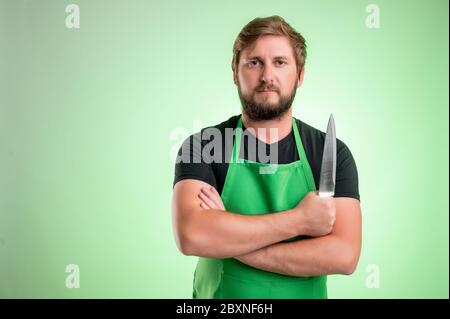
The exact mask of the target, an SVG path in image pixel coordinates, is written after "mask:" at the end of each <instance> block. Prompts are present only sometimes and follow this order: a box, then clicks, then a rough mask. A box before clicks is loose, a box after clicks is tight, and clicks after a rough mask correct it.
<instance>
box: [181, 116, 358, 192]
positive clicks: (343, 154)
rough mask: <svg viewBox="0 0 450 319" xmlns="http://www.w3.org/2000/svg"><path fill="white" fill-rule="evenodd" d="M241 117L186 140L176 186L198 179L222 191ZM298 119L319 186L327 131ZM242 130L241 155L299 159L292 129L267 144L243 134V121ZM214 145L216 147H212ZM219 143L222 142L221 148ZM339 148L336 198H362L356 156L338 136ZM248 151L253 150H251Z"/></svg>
mask: <svg viewBox="0 0 450 319" xmlns="http://www.w3.org/2000/svg"><path fill="white" fill-rule="evenodd" d="M239 116H240V115H235V116H232V117H230V118H229V119H228V120H226V121H224V122H222V123H220V124H217V125H214V126H210V127H207V128H204V129H202V130H201V131H200V132H198V133H196V134H193V135H191V136H190V137H188V138H187V139H186V140H185V141H184V142H183V145H182V146H181V147H180V149H179V151H178V156H177V161H176V164H175V178H174V182H173V186H175V184H176V183H177V182H178V181H180V180H183V179H197V180H201V181H204V182H206V183H208V184H210V185H211V186H214V187H215V188H216V189H217V191H218V192H219V194H221V193H222V189H223V185H224V183H225V177H226V174H227V170H228V166H229V162H230V158H231V152H232V148H233V141H234V134H233V132H235V129H236V127H237V123H238V120H239ZM295 121H296V124H297V127H298V130H299V133H300V137H301V140H302V143H303V148H304V149H305V153H306V157H307V159H308V163H309V165H310V167H311V170H312V173H313V176H314V182H315V184H316V187H317V188H318V187H319V179H320V169H321V165H322V155H323V147H324V142H325V133H324V132H321V131H319V130H318V129H316V128H314V127H312V126H309V125H308V124H306V123H304V122H302V121H300V120H299V119H295ZM242 129H243V134H242V139H241V141H242V142H241V151H240V156H239V157H240V158H244V159H249V160H253V161H257V162H264V163H267V162H268V158H270V159H271V161H270V163H275V162H277V163H279V164H287V163H291V162H294V161H298V160H299V155H298V152H297V147H296V144H295V138H294V132H293V130H291V132H290V134H288V135H287V136H286V137H284V138H283V139H281V140H279V141H278V142H276V143H273V144H266V143H264V142H262V141H260V140H259V139H257V138H256V137H255V136H254V135H253V134H248V132H247V134H244V132H245V127H244V125H243V124H242ZM233 130H234V131H233ZM218 133H220V134H218ZM230 133H231V135H230ZM227 137H228V138H227ZM215 139H219V140H215ZM215 142H219V143H218V144H217V143H215ZM212 145H214V146H213V147H212ZM217 145H220V147H219V146H217ZM261 147H263V149H264V148H265V154H264V152H262V153H261V154H263V155H264V156H265V157H264V160H262V161H260V160H259V158H260V155H259V154H260V152H259V151H258V149H260V148H261ZM336 147H337V152H336V160H337V163H336V188H335V195H334V197H352V198H356V199H358V200H359V199H360V198H359V190H358V172H357V168H356V164H355V161H354V159H353V156H352V154H351V152H350V150H349V149H348V147H347V146H346V145H345V144H344V143H343V142H342V141H341V140H339V139H336ZM249 150H252V151H251V152H249ZM271 151H272V152H275V151H276V153H275V154H271ZM249 153H250V154H249ZM202 155H203V156H202ZM272 155H275V156H272ZM276 155H277V156H276ZM274 159H275V160H274Z"/></svg>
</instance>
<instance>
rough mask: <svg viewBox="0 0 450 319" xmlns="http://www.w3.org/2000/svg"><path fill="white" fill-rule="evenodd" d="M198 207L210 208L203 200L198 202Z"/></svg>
mask: <svg viewBox="0 0 450 319" xmlns="http://www.w3.org/2000/svg"><path fill="white" fill-rule="evenodd" d="M200 207H201V208H203V209H211V207H209V206H208V205H206V204H205V203H204V202H203V201H202V202H201V203H200Z"/></svg>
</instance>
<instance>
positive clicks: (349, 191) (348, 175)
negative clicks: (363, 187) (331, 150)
mask: <svg viewBox="0 0 450 319" xmlns="http://www.w3.org/2000/svg"><path fill="white" fill-rule="evenodd" d="M337 144H338V145H337V150H338V151H337V154H336V157H337V164H336V188H335V194H334V197H352V198H356V199H357V200H360V196H359V189H358V170H357V168H356V163H355V160H354V158H353V155H352V153H351V152H350V149H349V148H348V147H347V145H345V144H344V143H343V142H342V141H340V140H337Z"/></svg>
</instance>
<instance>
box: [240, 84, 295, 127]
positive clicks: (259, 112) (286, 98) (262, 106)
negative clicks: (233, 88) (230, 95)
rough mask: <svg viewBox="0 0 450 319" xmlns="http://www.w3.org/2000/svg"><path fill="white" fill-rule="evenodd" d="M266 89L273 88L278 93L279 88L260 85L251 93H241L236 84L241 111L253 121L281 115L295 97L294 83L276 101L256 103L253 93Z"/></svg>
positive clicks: (270, 118)
mask: <svg viewBox="0 0 450 319" xmlns="http://www.w3.org/2000/svg"><path fill="white" fill-rule="evenodd" d="M265 88H267V89H275V90H276V94H278V95H280V93H279V90H277V89H276V88H274V87H271V86H267V85H261V86H259V87H258V88H256V89H255V92H253V93H251V94H243V93H242V91H241V88H240V87H239V86H238V93H239V99H240V100H241V104H242V111H243V112H245V114H246V115H247V116H248V117H249V118H250V119H252V120H254V121H262V120H272V119H277V118H279V117H281V116H282V115H283V114H285V113H286V112H287V111H288V110H289V109H290V108H291V106H292V102H293V101H294V98H295V93H296V91H297V87H296V85H294V88H293V89H292V91H291V93H290V94H289V95H280V98H279V101H278V103H269V102H262V103H258V102H256V101H255V94H256V93H257V92H261V91H263V90H264V89H265Z"/></svg>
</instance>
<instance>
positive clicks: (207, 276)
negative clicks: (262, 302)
mask: <svg viewBox="0 0 450 319" xmlns="http://www.w3.org/2000/svg"><path fill="white" fill-rule="evenodd" d="M292 129H293V130H294V136H295V143H296V145H297V151H298V155H299V158H300V160H298V161H296V162H292V163H289V164H270V163H258V162H254V161H250V160H244V159H241V158H239V154H240V145H241V133H242V119H241V117H239V121H238V124H237V129H236V137H235V140H234V144H233V151H232V155H231V160H230V163H229V166H228V171H227V175H226V178H225V184H224V187H223V190H222V194H221V198H222V201H223V204H224V206H225V208H226V210H227V211H229V212H233V213H237V214H244V215H261V214H267V213H270V212H279V211H283V210H287V209H291V208H294V207H295V206H296V205H297V204H298V203H299V202H300V201H301V200H302V199H303V197H305V195H306V194H307V193H308V192H310V191H315V190H316V186H315V183H314V178H313V175H312V172H311V168H310V166H309V164H308V160H307V158H306V155H305V151H304V149H303V145H302V141H301V139H300V134H299V132H298V128H297V124H296V122H295V119H294V118H292ZM296 239H297V240H298V239H301V238H300V237H296V238H291V239H290V240H296ZM326 279H327V277H326V276H315V277H294V276H286V275H281V274H277V273H273V272H268V271H263V270H260V269H257V268H253V267H250V266H248V265H246V264H244V263H241V262H240V261H238V260H236V259H234V258H226V259H220V258H204V257H200V258H199V260H198V263H197V268H196V269H195V273H194V291H193V298H289V299H294V298H327V285H326V281H327V280H326Z"/></svg>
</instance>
